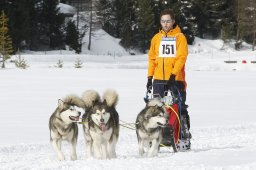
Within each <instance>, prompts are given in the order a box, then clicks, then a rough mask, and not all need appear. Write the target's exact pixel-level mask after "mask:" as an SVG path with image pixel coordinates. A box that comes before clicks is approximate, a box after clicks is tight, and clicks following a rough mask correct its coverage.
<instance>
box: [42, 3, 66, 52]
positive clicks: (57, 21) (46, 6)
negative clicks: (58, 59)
mask: <svg viewBox="0 0 256 170" xmlns="http://www.w3.org/2000/svg"><path fill="white" fill-rule="evenodd" d="M57 5H58V0H43V3H42V14H41V16H42V26H43V29H42V31H43V34H44V35H46V37H48V38H49V47H50V48H51V49H55V48H63V46H64V43H63V42H64V35H63V32H64V30H63V27H62V25H63V24H64V17H63V15H62V14H60V13H59V8H57Z"/></svg>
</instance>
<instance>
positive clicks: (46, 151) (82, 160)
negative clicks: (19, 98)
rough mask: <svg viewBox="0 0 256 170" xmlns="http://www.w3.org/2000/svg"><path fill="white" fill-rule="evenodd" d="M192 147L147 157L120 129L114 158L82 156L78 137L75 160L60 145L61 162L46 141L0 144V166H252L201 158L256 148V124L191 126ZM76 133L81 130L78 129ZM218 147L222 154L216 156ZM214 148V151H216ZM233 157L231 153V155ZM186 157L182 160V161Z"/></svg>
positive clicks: (128, 132)
mask: <svg viewBox="0 0 256 170" xmlns="http://www.w3.org/2000/svg"><path fill="white" fill-rule="evenodd" d="M191 132H192V135H193V138H192V140H191V141H192V149H191V151H189V152H186V153H182V152H179V153H173V151H172V149H171V148H161V149H160V153H159V154H158V156H157V157H154V158H147V157H140V156H139V155H138V145H137V139H136V133H135V131H133V130H129V129H126V128H123V127H122V128H121V131H120V137H119V141H118V144H117V158H116V159H112V160H96V159H93V158H86V156H85V144H84V141H83V139H82V138H79V141H78V146H77V155H78V160H76V161H70V158H69V150H68V149H69V146H68V145H67V143H64V145H63V146H62V148H63V151H64V155H65V157H66V160H65V161H62V162H59V161H58V160H57V157H56V155H55V153H54V151H53V149H52V148H51V145H50V143H38V144H19V145H10V146H8V145H7V146H1V147H0V169H3V170H5V169H49V170H53V169H58V170H62V169H63V170H66V169H104V170H105V169H111V170H113V169H133V170H134V169H166V167H168V169H169V168H170V169H171V168H174V169H197V170H198V169H214V170H215V169H216V170H218V169H221V170H224V169H253V167H255V165H256V161H253V159H252V161H251V162H250V160H248V163H247V164H244V165H241V164H239V165H236V164H235V162H234V163H230V164H228V165H227V161H226V163H225V165H223V166H211V163H209V164H207V163H205V164H204V163H203V160H204V159H206V158H205V157H208V158H207V159H209V158H211V157H213V158H215V157H218V156H220V157H221V156H223V155H225V152H233V153H234V154H235V153H236V152H237V151H239V152H241V150H244V152H248V151H249V152H255V151H256V143H255V140H254V139H255V138H256V124H241V125H236V126H225V127H224V126H223V127H220V126H219V127H207V128H202V127H200V128H194V129H191ZM80 133H82V132H81V131H80ZM220 150H221V153H222V154H223V155H220ZM216 151H217V152H216ZM234 156H235V155H234ZM182 160H186V161H182Z"/></svg>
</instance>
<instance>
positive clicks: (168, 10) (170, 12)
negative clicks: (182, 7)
mask: <svg viewBox="0 0 256 170" xmlns="http://www.w3.org/2000/svg"><path fill="white" fill-rule="evenodd" d="M163 15H170V16H171V18H172V19H173V20H175V15H174V12H173V10H172V9H164V10H163V11H162V12H161V14H160V19H161V18H162V16H163Z"/></svg>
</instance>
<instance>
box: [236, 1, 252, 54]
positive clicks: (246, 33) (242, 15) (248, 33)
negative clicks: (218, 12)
mask: <svg viewBox="0 0 256 170" xmlns="http://www.w3.org/2000/svg"><path fill="white" fill-rule="evenodd" d="M237 11H238V13H237V22H238V29H237V45H238V44H240V43H241V40H247V41H248V42H250V43H252V44H253V45H252V50H254V48H255V43H256V2H255V0H243V1H241V0H238V1H237ZM237 49H239V48H237Z"/></svg>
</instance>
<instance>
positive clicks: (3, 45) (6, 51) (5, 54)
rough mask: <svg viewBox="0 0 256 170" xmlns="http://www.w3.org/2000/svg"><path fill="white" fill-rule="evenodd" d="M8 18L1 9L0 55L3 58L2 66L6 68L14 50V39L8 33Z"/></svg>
mask: <svg viewBox="0 0 256 170" xmlns="http://www.w3.org/2000/svg"><path fill="white" fill-rule="evenodd" d="M7 22H8V18H7V16H6V15H5V13H4V11H3V10H2V11H1V16H0V55H1V58H2V68H5V62H6V60H7V59H8V58H10V55H11V53H12V52H13V51H12V39H11V38H10V36H9V34H8V27H7Z"/></svg>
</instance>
